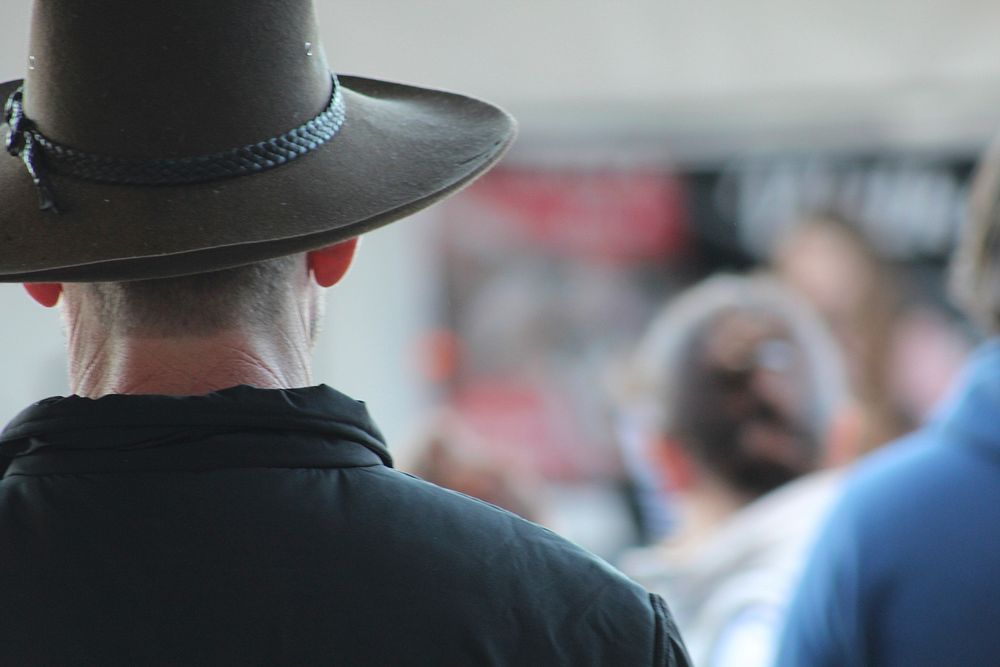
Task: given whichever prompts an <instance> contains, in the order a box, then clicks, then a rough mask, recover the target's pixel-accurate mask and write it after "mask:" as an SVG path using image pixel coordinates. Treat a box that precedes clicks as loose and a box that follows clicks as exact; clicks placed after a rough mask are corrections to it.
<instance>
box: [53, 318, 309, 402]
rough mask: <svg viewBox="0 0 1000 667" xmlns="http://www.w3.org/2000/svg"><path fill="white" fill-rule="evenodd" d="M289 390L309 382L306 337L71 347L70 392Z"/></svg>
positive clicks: (134, 341) (102, 343)
mask: <svg viewBox="0 0 1000 667" xmlns="http://www.w3.org/2000/svg"><path fill="white" fill-rule="evenodd" d="M243 384H245V385H251V386H255V387H261V388H266V389H287V388H291V387H303V386H307V385H310V384H312V373H311V371H310V353H309V345H308V341H301V344H296V343H295V342H294V341H292V340H287V339H277V340H275V339H269V338H262V337H259V336H258V337H249V336H241V335H239V334H236V333H232V332H227V333H224V334H219V335H217V336H212V337H203V338H167V339H161V338H156V339H143V338H118V339H115V338H106V339H104V340H102V341H98V342H96V344H89V345H71V350H70V386H71V389H72V391H73V393H75V394H77V395H80V396H87V397H90V398H97V397H99V396H104V395H107V394H163V395H172V396H187V395H201V394H207V393H209V392H212V391H217V390H219V389H225V388H227V387H232V386H236V385H243Z"/></svg>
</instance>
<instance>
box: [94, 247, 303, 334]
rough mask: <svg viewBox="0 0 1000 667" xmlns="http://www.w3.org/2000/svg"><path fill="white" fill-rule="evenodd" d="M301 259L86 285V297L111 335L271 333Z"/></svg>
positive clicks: (301, 261) (299, 256)
mask: <svg viewBox="0 0 1000 667" xmlns="http://www.w3.org/2000/svg"><path fill="white" fill-rule="evenodd" d="M300 266H304V262H303V260H302V256H301V255H291V256H287V257H279V258H276V259H270V260H266V261H263V262H257V263H255V264H249V265H246V266H240V267H236V268H231V269H224V270H221V271H213V272H211V273H198V274H195V275H189V276H181V277H176V278H158V279H153V280H135V281H129V282H106V283H85V284H83V285H81V288H82V290H83V293H84V294H85V295H86V296H87V298H88V299H89V300H90V302H91V306H92V307H94V308H96V309H97V313H98V315H99V317H100V318H101V322H103V323H104V325H105V326H106V327H107V328H108V330H109V331H111V332H115V333H121V334H125V335H129V336H139V337H151V338H170V337H181V336H195V337H197V336H206V335H211V334H213V333H217V332H219V331H224V330H226V329H230V328H234V327H236V326H239V327H244V328H246V327H249V328H252V329H255V330H267V329H268V328H269V327H271V325H272V323H273V322H274V321H275V320H276V316H277V315H278V314H280V313H281V312H283V309H285V308H286V307H287V302H286V300H287V299H288V296H289V288H290V285H291V279H292V278H293V276H294V275H295V272H296V271H297V270H299V267H300Z"/></svg>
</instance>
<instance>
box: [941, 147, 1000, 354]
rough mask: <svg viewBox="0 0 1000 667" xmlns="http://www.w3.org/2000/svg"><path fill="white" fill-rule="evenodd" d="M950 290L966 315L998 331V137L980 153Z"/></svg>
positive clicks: (999, 216)
mask: <svg viewBox="0 0 1000 667" xmlns="http://www.w3.org/2000/svg"><path fill="white" fill-rule="evenodd" d="M950 288H951V293H952V296H953V298H954V299H955V301H956V302H957V303H958V304H959V305H960V306H961V307H962V309H963V310H964V311H965V313H966V315H968V316H969V317H970V318H972V319H973V320H974V321H975V322H976V323H977V324H979V325H980V326H982V327H984V328H985V329H986V331H987V332H988V333H990V334H996V333H1000V137H998V138H997V139H995V140H994V141H993V143H992V144H991V145H990V146H989V148H987V150H986V152H985V153H984V154H983V156H982V158H981V160H980V162H979V165H978V167H977V168H976V172H975V176H974V177H973V181H972V191H971V195H970V199H969V210H968V215H967V216H966V221H965V225H964V226H963V227H962V232H961V235H960V237H959V243H958V247H957V249H956V251H955V253H954V255H953V256H952V262H951V276H950Z"/></svg>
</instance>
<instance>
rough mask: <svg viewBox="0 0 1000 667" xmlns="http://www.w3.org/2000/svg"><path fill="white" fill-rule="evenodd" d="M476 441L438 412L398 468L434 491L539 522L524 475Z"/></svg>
mask: <svg viewBox="0 0 1000 667" xmlns="http://www.w3.org/2000/svg"><path fill="white" fill-rule="evenodd" d="M494 452H495V448H489V447H487V446H486V445H485V444H483V443H482V442H481V438H479V437H478V436H477V434H476V433H474V432H473V431H472V429H471V428H469V426H468V425H467V424H465V423H464V421H463V419H462V418H461V417H460V416H459V415H458V414H455V413H453V412H447V411H446V412H443V413H441V414H439V415H437V416H435V418H434V419H433V420H432V422H431V424H430V426H429V427H428V428H427V429H426V431H425V433H423V434H422V435H421V437H420V438H419V439H418V440H417V442H416V443H414V444H413V445H412V446H411V448H410V451H409V454H410V455H409V456H408V457H407V459H405V460H403V461H400V463H399V469H400V470H402V471H404V472H409V473H412V474H414V475H416V476H417V477H419V478H420V479H422V480H424V481H426V482H430V483H432V484H437V485H438V486H441V487H444V488H446V489H450V490H452V491H458V492H459V493H463V494H465V495H467V496H472V497H473V498H478V499H479V500H482V501H484V502H487V503H490V504H491V505H496V506H497V507H501V508H503V509H505V510H507V511H509V512H513V513H514V514H517V515H518V516H520V517H522V518H524V519H528V520H529V521H538V520H539V518H540V512H539V508H538V506H537V503H536V502H535V500H534V498H535V494H534V493H533V492H532V491H533V488H534V484H532V483H531V482H530V481H529V480H528V479H526V478H527V477H528V476H529V471H527V470H525V469H524V468H523V466H519V465H517V464H516V463H514V462H513V461H505V460H501V459H500V458H499V457H498V456H497V455H496V454H495V453H494Z"/></svg>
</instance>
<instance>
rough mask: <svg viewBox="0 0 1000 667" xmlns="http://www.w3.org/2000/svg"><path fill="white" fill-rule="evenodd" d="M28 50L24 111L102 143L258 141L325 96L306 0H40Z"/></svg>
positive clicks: (119, 150) (153, 146)
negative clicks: (208, 0)
mask: <svg viewBox="0 0 1000 667" xmlns="http://www.w3.org/2000/svg"><path fill="white" fill-rule="evenodd" d="M29 53H30V57H29V68H28V72H27V76H26V77H25V107H26V113H27V115H28V117H29V118H31V119H32V121H33V122H34V123H35V124H36V126H37V127H38V129H39V131H41V132H42V134H44V135H46V136H47V137H48V138H50V139H52V140H54V141H57V142H59V143H62V144H65V145H67V146H71V147H74V148H77V149H80V150H82V151H86V152H91V153H98V154H103V155H111V156H118V157H136V158H169V157H185V156H191V155H202V154H206V153H213V152H216V151H222V150H226V149H230V148H234V147H238V146H242V145H245V144H248V143H254V142H256V141H259V140H263V139H267V138H269V137H272V136H275V135H277V134H281V133H282V132H284V131H286V130H289V129H291V128H293V127H297V126H298V125H300V124H302V123H303V122H305V121H306V120H308V119H310V118H312V117H313V116H315V115H316V114H317V113H318V112H319V111H320V110H321V109H323V107H324V106H325V105H326V104H327V102H328V101H329V96H330V86H331V83H330V75H329V71H328V66H327V64H326V62H325V59H324V55H323V50H322V47H321V44H320V39H319V34H318V29H317V26H316V20H315V13H314V10H313V5H312V2H311V0H211V1H210V2H207V1H205V0H171V1H163V0H159V1H150V0H36V3H35V6H34V12H33V18H32V30H31V41H30V51H29Z"/></svg>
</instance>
